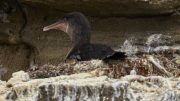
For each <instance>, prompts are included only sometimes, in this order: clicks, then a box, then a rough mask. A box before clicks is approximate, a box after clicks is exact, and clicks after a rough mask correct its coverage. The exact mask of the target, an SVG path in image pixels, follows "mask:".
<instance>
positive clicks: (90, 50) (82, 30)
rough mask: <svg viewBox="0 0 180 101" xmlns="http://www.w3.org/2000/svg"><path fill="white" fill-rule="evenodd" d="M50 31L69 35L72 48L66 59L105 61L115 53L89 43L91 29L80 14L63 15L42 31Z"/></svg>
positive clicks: (104, 46) (104, 47) (100, 45)
mask: <svg viewBox="0 0 180 101" xmlns="http://www.w3.org/2000/svg"><path fill="white" fill-rule="evenodd" d="M51 29H57V30H61V31H63V32H65V33H67V34H68V35H69V37H70V39H71V41H72V48H71V50H70V51H69V53H68V54H67V56H66V59H68V58H73V59H77V60H90V59H106V58H111V57H112V56H113V55H115V53H117V52H115V51H114V50H113V49H111V48H110V47H109V46H106V45H102V44H91V43H90V39H91V27H90V24H89V22H88V20H87V18H86V17H85V16H84V15H83V14H82V13H79V12H72V13H68V14H65V15H64V16H63V17H62V19H61V20H59V21H57V22H56V23H54V24H51V25H49V26H46V27H44V29H43V31H48V30H51ZM120 53H121V52H120ZM124 56H125V55H124V53H121V56H120V57H119V58H122V57H124Z"/></svg>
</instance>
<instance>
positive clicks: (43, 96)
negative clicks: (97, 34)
mask: <svg viewBox="0 0 180 101" xmlns="http://www.w3.org/2000/svg"><path fill="white" fill-rule="evenodd" d="M20 73H24V72H22V71H21V72H19V73H15V74H18V75H19V74H20ZM16 77H17V79H20V78H21V77H20V76H16ZM179 82H180V79H179V78H164V77H161V76H148V77H144V76H140V75H127V76H124V77H122V78H120V79H113V78H108V77H107V76H99V77H96V76H93V75H92V74H91V73H82V74H81V73H80V74H73V75H69V76H57V77H51V78H45V79H31V80H29V81H25V82H21V83H16V84H14V85H13V86H12V87H10V88H7V87H6V86H5V85H6V82H2V81H1V82H0V87H1V89H0V91H1V92H0V100H2V101H9V100H17V101H59V100H60V101H82V100H85V101H123V100H128V101H136V100H138V101H147V100H150V101H179V100H180V99H179V98H180V91H179V90H178V89H179Z"/></svg>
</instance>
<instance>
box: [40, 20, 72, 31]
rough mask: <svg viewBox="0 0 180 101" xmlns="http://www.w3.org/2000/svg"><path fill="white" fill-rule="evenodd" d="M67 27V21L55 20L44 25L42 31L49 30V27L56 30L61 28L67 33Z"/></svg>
mask: <svg viewBox="0 0 180 101" xmlns="http://www.w3.org/2000/svg"><path fill="white" fill-rule="evenodd" d="M68 27H69V25H68V23H67V21H65V20H60V21H58V22H55V23H53V24H51V25H48V26H46V27H44V28H43V31H49V30H51V29H56V30H61V31H63V32H66V33H67V31H68Z"/></svg>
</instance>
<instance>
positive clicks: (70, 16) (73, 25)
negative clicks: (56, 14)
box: [43, 12, 91, 45]
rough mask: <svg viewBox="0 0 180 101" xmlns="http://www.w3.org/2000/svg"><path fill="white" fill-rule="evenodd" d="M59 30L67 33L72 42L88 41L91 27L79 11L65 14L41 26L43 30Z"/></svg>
mask: <svg viewBox="0 0 180 101" xmlns="http://www.w3.org/2000/svg"><path fill="white" fill-rule="evenodd" d="M52 29H56V30H61V31H63V32H65V33H67V34H68V35H69V37H70V38H71V40H72V41H73V44H77V45H81V44H86V43H90V37H91V28H90V24H89V22H88V20H87V18H86V17H85V16H84V15H83V14H82V13H79V12H72V13H67V14H65V15H64V16H63V17H62V18H61V19H60V20H59V21H57V22H55V23H53V24H51V25H48V26H46V27H44V28H43V31H48V30H52Z"/></svg>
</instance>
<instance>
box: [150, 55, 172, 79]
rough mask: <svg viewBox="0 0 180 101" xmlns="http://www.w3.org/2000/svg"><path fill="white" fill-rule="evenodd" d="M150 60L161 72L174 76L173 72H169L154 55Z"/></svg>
mask: <svg viewBox="0 0 180 101" xmlns="http://www.w3.org/2000/svg"><path fill="white" fill-rule="evenodd" d="M148 60H149V61H150V62H151V63H152V64H153V65H155V67H156V69H157V70H159V72H161V73H163V74H165V75H166V76H168V77H172V74H171V73H170V72H168V71H167V70H166V69H165V68H164V67H163V66H161V65H160V64H159V63H158V62H157V61H156V60H154V58H153V56H151V55H150V56H149V57H148Z"/></svg>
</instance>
